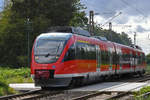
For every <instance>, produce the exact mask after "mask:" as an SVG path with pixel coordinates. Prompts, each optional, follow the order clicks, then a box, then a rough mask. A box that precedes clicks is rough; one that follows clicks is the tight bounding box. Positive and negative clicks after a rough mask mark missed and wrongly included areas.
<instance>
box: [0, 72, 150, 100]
mask: <svg viewBox="0 0 150 100" xmlns="http://www.w3.org/2000/svg"><path fill="white" fill-rule="evenodd" d="M147 80H150V75H145V76H143V77H142V79H141V78H139V77H137V78H130V79H126V81H129V82H144V81H147ZM119 81H122V80H119ZM124 85H125V84H124ZM114 88H115V87H114ZM129 96H130V97H132V92H131V90H130V91H127V92H118V91H108V90H107V91H106V90H105V91H86V92H85V91H84V92H83V91H70V90H66V89H63V90H56V91H54V90H52V91H51V90H36V91H30V92H26V93H23V94H17V95H10V96H2V97H0V100H37V99H40V100H60V99H61V100H93V98H98V100H104V99H105V100H110V99H120V98H125V97H129ZM94 100H95V99H94Z"/></svg>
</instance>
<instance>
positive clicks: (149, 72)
mask: <svg viewBox="0 0 150 100" xmlns="http://www.w3.org/2000/svg"><path fill="white" fill-rule="evenodd" d="M146 74H150V65H147V67H146Z"/></svg>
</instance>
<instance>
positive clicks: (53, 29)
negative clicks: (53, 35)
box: [48, 26, 91, 37]
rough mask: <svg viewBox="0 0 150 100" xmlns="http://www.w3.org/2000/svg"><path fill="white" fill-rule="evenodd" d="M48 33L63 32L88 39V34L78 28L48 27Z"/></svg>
mask: <svg viewBox="0 0 150 100" xmlns="http://www.w3.org/2000/svg"><path fill="white" fill-rule="evenodd" d="M48 32H63V33H73V34H78V35H83V36H87V37H90V36H91V35H90V33H89V32H88V31H86V30H83V29H82V28H80V27H71V26H55V27H50V28H49V29H48Z"/></svg>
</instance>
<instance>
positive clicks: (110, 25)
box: [109, 22, 112, 41]
mask: <svg viewBox="0 0 150 100" xmlns="http://www.w3.org/2000/svg"><path fill="white" fill-rule="evenodd" d="M109 31H110V41H112V32H111V31H112V23H111V22H109Z"/></svg>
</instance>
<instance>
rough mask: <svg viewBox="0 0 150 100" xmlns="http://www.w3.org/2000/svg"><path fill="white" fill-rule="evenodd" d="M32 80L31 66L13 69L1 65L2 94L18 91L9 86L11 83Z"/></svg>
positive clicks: (0, 86)
mask: <svg viewBox="0 0 150 100" xmlns="http://www.w3.org/2000/svg"><path fill="white" fill-rule="evenodd" d="M27 82H30V83H31V82H32V79H31V77H30V68H19V69H13V68H8V67H0V96H2V95H8V94H14V93H17V92H16V91H14V90H13V89H12V88H10V87H9V84H10V83H27Z"/></svg>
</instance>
